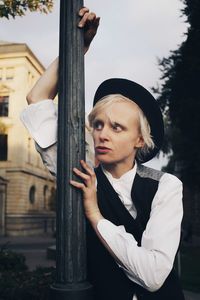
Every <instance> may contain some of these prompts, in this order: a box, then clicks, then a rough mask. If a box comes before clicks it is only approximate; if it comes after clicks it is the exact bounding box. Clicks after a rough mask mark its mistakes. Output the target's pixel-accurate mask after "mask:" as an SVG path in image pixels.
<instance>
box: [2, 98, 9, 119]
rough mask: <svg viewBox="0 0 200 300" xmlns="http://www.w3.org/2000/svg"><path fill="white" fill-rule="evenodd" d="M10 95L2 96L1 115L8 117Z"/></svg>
mask: <svg viewBox="0 0 200 300" xmlns="http://www.w3.org/2000/svg"><path fill="white" fill-rule="evenodd" d="M8 103H9V96H0V117H8Z"/></svg>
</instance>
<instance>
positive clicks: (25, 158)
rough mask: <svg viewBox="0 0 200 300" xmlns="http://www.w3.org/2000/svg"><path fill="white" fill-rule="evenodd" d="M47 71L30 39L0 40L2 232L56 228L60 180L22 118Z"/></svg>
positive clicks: (0, 196)
mask: <svg viewBox="0 0 200 300" xmlns="http://www.w3.org/2000/svg"><path fill="white" fill-rule="evenodd" d="M43 72H44V67H43V66H42V64H41V63H40V62H39V60H38V59H37V58H36V57H35V55H34V54H33V53H32V51H31V50H30V49H29V47H28V46H27V45H26V44H15V43H7V42H0V235H36V234H40V233H43V232H47V231H48V232H49V231H54V230H55V180H54V178H53V177H52V176H51V175H50V174H49V172H48V170H46V169H45V168H44V166H43V164H42V161H41V159H40V156H39V154H38V153H37V152H36V150H35V146H34V141H33V140H32V138H31V137H30V136H29V134H28V132H27V130H26V129H25V128H24V126H23V125H22V123H21V121H20V119H19V115H20V112H21V111H22V110H23V108H24V107H25V106H26V105H27V103H26V95H27V93H28V91H29V90H30V89H31V87H32V86H33V84H34V83H35V82H36V80H37V79H38V78H39V77H40V75H41V74H42V73H43Z"/></svg>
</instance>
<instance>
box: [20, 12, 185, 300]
mask: <svg viewBox="0 0 200 300" xmlns="http://www.w3.org/2000/svg"><path fill="white" fill-rule="evenodd" d="M79 14H80V17H81V20H80V23H79V26H80V27H83V28H84V29H85V42H86V44H85V52H86V51H87V49H88V47H89V44H90V42H91V40H92V39H93V37H94V35H95V34H96V31H97V28H98V24H99V18H97V17H96V15H95V14H94V13H90V12H89V11H88V9H87V8H83V9H81V10H80V12H79ZM57 70H58V61H57V60H55V61H54V63H53V64H52V65H51V66H50V67H49V68H48V69H47V71H46V72H45V73H44V75H43V76H42V77H41V78H40V80H39V81H38V82H37V83H36V85H35V86H34V88H33V89H32V91H31V92H30V93H29V95H28V96H27V100H28V103H29V104H30V105H29V106H28V108H26V109H25V110H24V112H23V113H22V116H21V118H22V121H23V122H24V124H25V126H26V127H27V128H28V129H29V131H30V133H31V134H32V136H33V138H34V139H35V141H36V145H37V150H38V151H39V152H40V154H41V156H42V159H43V162H44V164H45V165H46V166H47V167H48V168H49V170H50V171H51V173H52V174H55V173H56V132H57V117H56V115H57V114H56V109H55V107H54V105H53V102H52V100H50V99H53V98H54V97H55V95H56V93H57V88H56V87H57V79H58V78H57V77H58V76H57ZM89 123H90V126H91V128H92V137H93V140H94V147H95V156H96V158H97V160H98V161H99V166H98V168H96V169H95V170H93V169H91V168H90V167H89V166H88V165H87V163H86V162H85V161H83V160H82V161H81V162H80V163H81V166H82V168H83V169H84V172H82V171H81V170H80V169H79V167H78V168H77V167H74V169H73V172H74V173H75V174H76V175H77V181H74V180H71V181H70V184H71V185H72V186H74V187H75V188H77V189H80V190H81V191H82V193H83V204H84V210H85V215H86V218H87V220H88V223H87V248H88V270H89V280H90V282H91V283H92V284H93V286H94V291H95V299H98V300H107V299H109V300H110V299H115V300H132V299H134V300H135V299H138V300H141V299H145V300H147V299H159V300H165V299H176V300H182V299H184V296H183V293H182V291H181V288H180V285H179V280H178V278H177V276H176V275H175V272H174V270H173V264H174V259H175V255H176V252H177V249H178V246H179V241H180V228H181V220H182V214H183V211H182V184H181V182H180V181H179V180H178V179H177V178H176V177H175V176H173V175H170V174H167V173H163V172H160V171H156V170H153V169H150V168H147V167H145V166H143V165H142V163H144V162H146V161H148V160H150V159H151V158H153V157H154V156H155V155H156V154H157V153H158V151H159V150H160V147H161V145H162V140H163V133H164V130H163V119H162V115H161V112H160V109H159V107H158V105H157V103H156V101H155V99H154V98H153V96H152V95H151V94H150V93H149V92H148V91H147V90H146V89H145V88H144V87H142V86H141V85H139V84H137V83H135V82H133V81H130V80H127V79H120V78H112V79H108V80H106V81H104V82H103V83H102V84H101V85H100V86H99V88H98V89H97V92H96V94H95V97H94V108H93V110H92V112H91V113H90V115H89ZM35 125H36V126H35ZM38 128H39V130H38ZM47 132H48V134H46V133H47ZM79 179H81V180H79Z"/></svg>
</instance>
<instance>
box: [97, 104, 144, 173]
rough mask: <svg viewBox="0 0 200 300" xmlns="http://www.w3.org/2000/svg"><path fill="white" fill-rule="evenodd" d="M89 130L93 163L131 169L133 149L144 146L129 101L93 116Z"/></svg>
mask: <svg viewBox="0 0 200 300" xmlns="http://www.w3.org/2000/svg"><path fill="white" fill-rule="evenodd" d="M92 127H93V132H92V136H93V140H94V148H95V156H96V158H97V160H98V161H99V162H100V163H102V164H103V165H105V166H106V165H113V166H116V165H117V164H118V165H119V166H120V165H121V166H123V168H124V167H125V168H132V166H133V162H134V159H135V155H136V151H137V148H139V147H142V146H143V144H144V142H143V139H142V137H141V135H140V131H139V115H138V106H137V105H136V104H135V103H132V102H117V103H112V104H110V105H109V106H107V107H105V108H103V109H101V110H100V111H99V112H98V113H97V114H96V116H95V118H94V121H93V126H92Z"/></svg>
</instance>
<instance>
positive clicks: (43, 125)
mask: <svg viewBox="0 0 200 300" xmlns="http://www.w3.org/2000/svg"><path fill="white" fill-rule="evenodd" d="M20 119H21V121H22V123H23V124H24V125H25V127H26V128H27V129H28V131H29V133H30V135H31V136H32V138H33V139H34V140H35V141H36V143H37V144H38V145H39V146H40V147H41V148H47V147H49V146H51V145H53V144H55V143H56V142H57V108H56V106H55V104H54V103H53V101H52V100H50V99H46V100H42V101H39V102H37V103H33V104H30V105H29V106H27V107H26V108H25V109H24V110H23V111H22V112H21V114H20Z"/></svg>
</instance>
